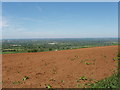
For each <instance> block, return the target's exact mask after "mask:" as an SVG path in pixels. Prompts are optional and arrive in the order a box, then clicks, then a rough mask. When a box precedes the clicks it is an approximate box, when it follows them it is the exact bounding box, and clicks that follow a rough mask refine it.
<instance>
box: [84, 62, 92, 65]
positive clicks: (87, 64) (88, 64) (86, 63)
mask: <svg viewBox="0 0 120 90" xmlns="http://www.w3.org/2000/svg"><path fill="white" fill-rule="evenodd" d="M85 64H86V65H90V64H93V63H87V62H85Z"/></svg>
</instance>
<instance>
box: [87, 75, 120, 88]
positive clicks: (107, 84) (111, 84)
mask: <svg viewBox="0 0 120 90" xmlns="http://www.w3.org/2000/svg"><path fill="white" fill-rule="evenodd" d="M118 82H119V80H118V75H117V74H114V75H113V76H111V77H108V78H105V79H103V80H101V81H98V82H97V83H93V84H91V85H89V86H91V88H119V86H118Z"/></svg>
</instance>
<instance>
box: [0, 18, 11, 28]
mask: <svg viewBox="0 0 120 90" xmlns="http://www.w3.org/2000/svg"><path fill="white" fill-rule="evenodd" d="M8 26H9V24H8V21H7V20H6V19H4V18H3V20H2V19H0V28H4V27H8Z"/></svg>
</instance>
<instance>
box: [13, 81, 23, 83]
mask: <svg viewBox="0 0 120 90" xmlns="http://www.w3.org/2000/svg"><path fill="white" fill-rule="evenodd" d="M20 83H21V82H20V81H17V82H12V84H20Z"/></svg>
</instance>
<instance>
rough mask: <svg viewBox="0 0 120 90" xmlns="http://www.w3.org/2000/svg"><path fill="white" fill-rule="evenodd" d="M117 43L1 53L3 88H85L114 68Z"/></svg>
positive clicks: (112, 71)
mask: <svg viewBox="0 0 120 90" xmlns="http://www.w3.org/2000/svg"><path fill="white" fill-rule="evenodd" d="M117 53H118V46H104V47H93V48H82V49H74V50H61V51H49V52H37V53H17V54H3V55H2V56H3V57H2V60H3V64H2V71H3V72H2V75H3V76H2V77H3V84H2V85H3V88H46V87H47V88H50V87H52V88H78V87H81V88H84V87H89V86H86V85H87V84H89V83H95V82H97V81H99V80H102V79H104V78H106V77H109V76H111V75H112V74H113V73H115V72H116V70H117V61H115V60H113V58H114V57H116V56H117Z"/></svg>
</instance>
